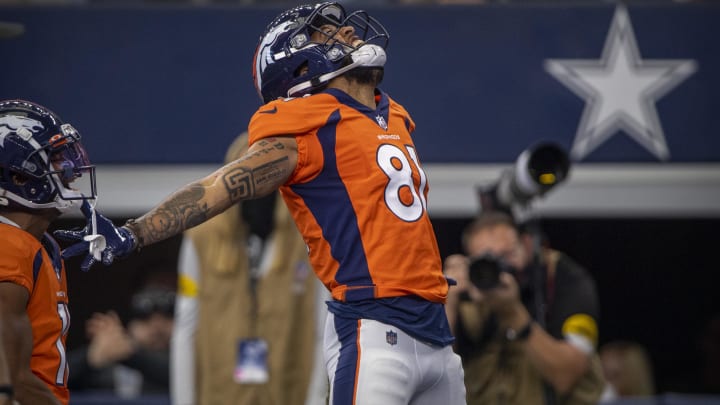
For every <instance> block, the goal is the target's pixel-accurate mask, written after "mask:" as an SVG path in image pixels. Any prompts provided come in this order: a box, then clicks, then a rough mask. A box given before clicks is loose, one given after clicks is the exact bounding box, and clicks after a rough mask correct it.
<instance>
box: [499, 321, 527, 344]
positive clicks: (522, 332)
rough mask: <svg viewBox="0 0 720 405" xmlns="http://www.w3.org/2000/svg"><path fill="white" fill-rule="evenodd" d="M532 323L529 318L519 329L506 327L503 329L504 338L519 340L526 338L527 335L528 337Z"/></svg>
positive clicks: (513, 340)
mask: <svg viewBox="0 0 720 405" xmlns="http://www.w3.org/2000/svg"><path fill="white" fill-rule="evenodd" d="M532 324H533V321H532V320H530V321H529V322H528V323H527V324H525V326H523V327H522V328H520V329H519V330H515V329H513V328H507V329H506V330H505V339H507V340H508V341H510V342H521V341H523V340H526V339H527V338H528V337H530V332H531V331H532Z"/></svg>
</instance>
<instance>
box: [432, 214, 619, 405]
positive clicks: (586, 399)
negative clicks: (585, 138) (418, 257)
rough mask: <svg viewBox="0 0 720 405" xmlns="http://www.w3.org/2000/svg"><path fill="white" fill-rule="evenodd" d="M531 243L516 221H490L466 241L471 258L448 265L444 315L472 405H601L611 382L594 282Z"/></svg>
mask: <svg viewBox="0 0 720 405" xmlns="http://www.w3.org/2000/svg"><path fill="white" fill-rule="evenodd" d="M526 236H527V234H523V233H521V232H520V231H519V229H518V227H517V226H516V224H515V223H514V220H513V218H512V217H511V216H510V215H508V214H506V213H504V212H500V211H485V212H483V213H481V214H480V216H479V217H478V218H476V219H475V220H474V221H473V222H471V223H470V224H469V225H468V226H467V227H466V229H465V231H464V233H463V247H464V250H465V253H466V255H452V256H449V257H448V258H447V259H446V260H445V274H446V275H447V276H448V277H449V278H453V279H455V280H457V283H458V284H457V286H455V287H452V288H451V289H450V292H449V293H448V300H447V305H446V311H447V314H448V320H449V322H450V325H451V328H452V330H453V333H454V334H455V336H456V339H457V340H456V342H455V346H454V347H455V350H456V351H457V352H458V354H460V356H461V358H462V360H463V367H464V369H465V385H466V387H467V401H468V404H469V405H479V404H487V405H493V404H498V405H514V404H517V405H555V404H557V405H559V404H563V405H571V404H572V405H591V404H597V402H598V400H599V399H600V397H601V394H602V392H603V389H604V386H605V382H604V380H603V377H602V371H601V369H600V363H599V360H598V356H597V353H596V346H597V338H598V326H597V319H598V316H599V314H598V311H599V304H598V299H597V293H596V291H595V284H594V281H593V280H592V278H591V276H590V274H589V273H588V272H587V271H586V270H585V269H584V268H582V267H581V266H580V265H578V264H577V263H575V262H574V261H573V260H571V259H570V258H569V257H567V256H566V255H564V254H562V253H560V252H558V251H555V250H552V249H549V248H546V247H540V246H534V244H533V243H528V242H529V241H528V239H526ZM534 251H535V252H536V254H537V256H536V257H535V259H533V256H534V255H533V252H534ZM491 263H494V265H491ZM491 268H492V269H494V270H496V271H490V269H491ZM491 276H492V277H491Z"/></svg>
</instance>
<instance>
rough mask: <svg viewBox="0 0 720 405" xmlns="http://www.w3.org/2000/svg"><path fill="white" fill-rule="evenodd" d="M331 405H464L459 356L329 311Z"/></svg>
mask: <svg viewBox="0 0 720 405" xmlns="http://www.w3.org/2000/svg"><path fill="white" fill-rule="evenodd" d="M325 363H326V365H327V370H328V377H329V379H330V401H329V403H330V405H353V404H354V405H465V404H466V403H465V383H464V381H463V378H464V374H463V369H462V364H461V361H460V356H458V355H457V354H455V352H453V350H452V347H451V346H446V347H439V346H433V345H430V344H427V343H424V342H421V341H418V340H417V339H415V338H413V337H411V336H409V335H407V334H406V333H404V332H403V331H401V330H400V329H398V328H396V327H394V326H390V325H387V324H384V323H382V322H378V321H373V320H368V319H362V320H359V321H350V320H345V319H343V318H336V317H335V316H334V315H333V314H332V313H328V317H327V322H326V324H325Z"/></svg>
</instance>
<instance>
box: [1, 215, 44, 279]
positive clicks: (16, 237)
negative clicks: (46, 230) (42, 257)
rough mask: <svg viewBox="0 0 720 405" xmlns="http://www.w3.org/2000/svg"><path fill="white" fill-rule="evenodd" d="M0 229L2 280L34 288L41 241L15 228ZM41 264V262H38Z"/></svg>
mask: <svg viewBox="0 0 720 405" xmlns="http://www.w3.org/2000/svg"><path fill="white" fill-rule="evenodd" d="M3 228H4V229H2V230H0V281H5V282H11V283H14V284H18V285H21V286H23V287H25V288H26V289H27V290H28V293H30V292H32V289H33V268H34V263H35V257H36V256H37V255H38V254H39V252H40V243H39V242H38V241H37V240H35V239H32V238H31V237H29V235H27V237H26V235H24V234H22V233H21V232H20V231H16V230H15V229H14V228H12V229H9V228H8V227H3ZM38 266H39V263H38Z"/></svg>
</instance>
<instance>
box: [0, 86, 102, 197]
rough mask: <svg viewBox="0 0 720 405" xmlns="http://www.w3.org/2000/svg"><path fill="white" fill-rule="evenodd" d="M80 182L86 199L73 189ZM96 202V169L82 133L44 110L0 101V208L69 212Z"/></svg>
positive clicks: (29, 105) (19, 102)
mask: <svg viewBox="0 0 720 405" xmlns="http://www.w3.org/2000/svg"><path fill="white" fill-rule="evenodd" d="M82 176H86V177H87V181H88V182H89V189H90V192H89V193H88V195H83V194H82V193H81V192H79V191H77V190H76V189H74V188H71V186H70V183H72V182H74V181H75V180H77V179H79V178H80V177H82ZM95 197H96V193H95V167H94V166H92V165H90V162H89V160H88V157H87V153H86V152H85V149H84V148H83V146H82V144H81V143H80V133H78V132H77V131H76V130H75V128H73V126H72V125H70V124H66V123H63V122H62V120H61V119H60V117H58V116H57V115H56V114H55V113H53V112H52V111H50V110H48V109H47V108H45V107H43V106H41V105H38V104H35V103H31V102H29V101H24V100H3V101H0V206H6V207H7V206H9V207H11V208H25V209H46V208H56V209H58V210H60V211H65V210H67V209H69V208H71V207H73V206H75V205H77V202H78V201H82V200H85V199H93V198H95Z"/></svg>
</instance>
